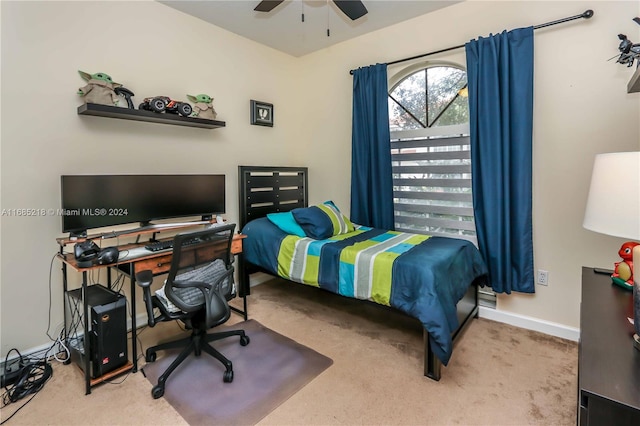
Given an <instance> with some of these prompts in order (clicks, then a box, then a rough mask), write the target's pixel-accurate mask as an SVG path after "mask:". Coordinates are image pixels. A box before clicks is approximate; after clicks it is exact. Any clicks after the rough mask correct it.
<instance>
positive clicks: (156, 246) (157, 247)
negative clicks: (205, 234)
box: [144, 238, 200, 251]
mask: <svg viewBox="0 0 640 426" xmlns="http://www.w3.org/2000/svg"><path fill="white" fill-rule="evenodd" d="M199 242H200V239H199V238H191V239H190V240H185V241H184V242H183V245H184V246H189V245H192V244H196V243H199ZM144 248H146V249H147V250H149V251H162V250H168V249H170V248H173V240H166V241H152V242H149V243H148V244H147V245H146V246H144Z"/></svg>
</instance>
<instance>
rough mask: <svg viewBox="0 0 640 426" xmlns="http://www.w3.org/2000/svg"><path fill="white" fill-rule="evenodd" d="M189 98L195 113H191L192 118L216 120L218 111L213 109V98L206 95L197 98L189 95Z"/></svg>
mask: <svg viewBox="0 0 640 426" xmlns="http://www.w3.org/2000/svg"><path fill="white" fill-rule="evenodd" d="M187 98H188V99H189V100H190V101H191V102H193V112H192V113H191V116H192V117H197V118H206V119H209V120H215V119H216V117H217V116H218V114H217V113H216V110H215V109H213V104H212V102H213V98H212V97H211V96H209V95H205V94H200V95H196V96H193V95H187Z"/></svg>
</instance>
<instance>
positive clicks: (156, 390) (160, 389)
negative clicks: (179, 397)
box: [151, 385, 164, 399]
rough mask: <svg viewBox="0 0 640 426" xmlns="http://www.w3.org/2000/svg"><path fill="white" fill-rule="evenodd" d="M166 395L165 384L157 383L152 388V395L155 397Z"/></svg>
mask: <svg viewBox="0 0 640 426" xmlns="http://www.w3.org/2000/svg"><path fill="white" fill-rule="evenodd" d="M162 395H164V386H160V385H156V386H154V387H153V389H151V396H153V399H158V398H161V397H162Z"/></svg>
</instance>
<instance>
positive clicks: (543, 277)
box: [537, 269, 549, 285]
mask: <svg viewBox="0 0 640 426" xmlns="http://www.w3.org/2000/svg"><path fill="white" fill-rule="evenodd" d="M537 281H538V284H540V285H549V271H545V270H543V269H538V279H537Z"/></svg>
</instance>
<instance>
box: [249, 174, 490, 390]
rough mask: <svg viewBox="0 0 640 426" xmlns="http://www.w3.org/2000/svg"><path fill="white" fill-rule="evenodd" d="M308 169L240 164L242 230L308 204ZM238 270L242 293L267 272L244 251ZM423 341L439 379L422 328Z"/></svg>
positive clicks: (474, 297)
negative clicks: (254, 276) (248, 259)
mask: <svg viewBox="0 0 640 426" xmlns="http://www.w3.org/2000/svg"><path fill="white" fill-rule="evenodd" d="M307 174H308V169H307V167H268V166H256V167H252V166H238V185H239V188H238V189H239V194H240V198H239V201H240V210H239V212H240V226H239V228H238V229H239V230H241V229H242V228H243V227H244V225H245V224H247V223H248V222H249V221H251V220H254V219H258V218H261V217H264V216H266V215H267V214H269V213H274V212H287V211H291V210H293V209H295V208H298V207H307V206H308V178H307ZM238 272H239V280H240V289H241V295H248V294H250V292H251V289H250V286H249V278H250V275H251V274H253V273H255V272H265V273H267V274H270V275H273V274H271V273H270V272H268V271H265V270H264V269H262V268H260V267H258V266H256V265H252V264H250V263H249V262H246V261H245V260H244V256H242V254H241V255H240V256H239V259H238ZM478 309H479V308H478V288H477V284H476V283H473V284H472V285H471V286H469V288H468V290H467V292H466V294H465V295H464V297H463V298H462V299H461V300H460V301H459V302H458V304H457V316H458V322H459V323H460V325H459V326H458V328H457V329H456V330H455V331H454V332H453V333H452V338H453V341H454V344H455V342H457V341H458V338H459V336H460V335H461V334H462V332H463V331H464V330H465V329H466V328H467V327H468V325H469V323H470V322H471V320H472V319H473V318H475V317H477V316H478ZM423 341H424V375H425V376H427V377H429V378H431V379H434V380H440V377H441V374H442V373H441V370H442V363H441V361H440V359H438V357H437V356H436V355H435V354H434V352H433V350H432V348H431V345H430V343H429V333H428V332H427V331H426V330H424V329H423Z"/></svg>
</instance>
